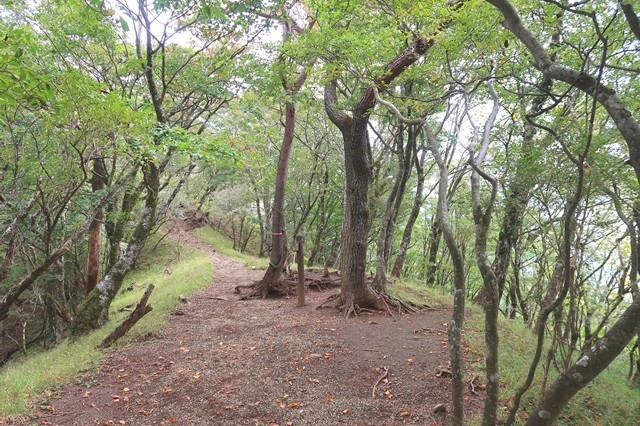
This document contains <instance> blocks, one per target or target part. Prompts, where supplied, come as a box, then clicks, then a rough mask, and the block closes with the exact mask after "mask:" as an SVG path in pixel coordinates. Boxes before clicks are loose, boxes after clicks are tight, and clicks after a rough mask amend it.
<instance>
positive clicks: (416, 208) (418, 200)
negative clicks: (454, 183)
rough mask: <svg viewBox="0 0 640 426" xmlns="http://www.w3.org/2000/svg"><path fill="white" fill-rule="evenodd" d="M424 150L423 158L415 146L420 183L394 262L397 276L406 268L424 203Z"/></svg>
mask: <svg viewBox="0 0 640 426" xmlns="http://www.w3.org/2000/svg"><path fill="white" fill-rule="evenodd" d="M425 152H426V150H424V151H423V154H422V158H420V159H419V158H418V153H417V146H415V145H414V147H413V155H414V160H413V161H414V164H415V166H416V174H417V175H418V176H417V177H418V183H417V187H416V195H415V197H414V199H413V205H412V206H411V212H410V213H409V218H408V219H407V224H406V225H405V227H404V231H403V233H402V241H401V242H400V248H399V249H398V256H397V257H396V261H395V263H394V264H393V269H392V271H391V276H392V277H395V278H400V275H401V274H402V269H403V268H404V260H405V258H406V256H407V251H408V250H409V245H410V244H411V236H412V234H413V226H414V225H415V223H416V220H417V219H418V215H419V214H420V209H421V208H422V204H423V203H424V197H423V196H422V193H423V192H424V167H423V165H424V153H425Z"/></svg>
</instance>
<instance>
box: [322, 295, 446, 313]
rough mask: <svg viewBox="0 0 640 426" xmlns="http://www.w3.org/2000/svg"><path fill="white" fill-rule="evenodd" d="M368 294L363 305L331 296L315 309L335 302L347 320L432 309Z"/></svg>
mask: <svg viewBox="0 0 640 426" xmlns="http://www.w3.org/2000/svg"><path fill="white" fill-rule="evenodd" d="M370 294H371V298H369V299H367V300H366V301H364V303H363V302H361V303H356V302H355V300H354V299H353V297H349V298H348V300H346V301H344V300H343V299H342V296H341V295H333V296H330V297H329V298H327V300H325V301H324V302H322V303H321V304H320V305H318V306H317V307H316V309H318V308H320V307H322V306H324V305H326V304H328V303H330V302H332V301H334V300H337V301H336V304H335V307H336V308H337V309H339V310H340V311H342V313H343V315H344V317H345V318H349V317H350V316H351V315H353V316H355V317H357V316H358V315H359V314H361V313H364V312H369V313H373V312H388V313H389V315H391V316H394V315H395V314H413V313H417V312H422V311H424V310H429V309H434V308H432V307H431V306H429V305H426V304H416V303H413V302H410V301H408V300H402V299H399V298H397V297H394V296H391V295H390V294H388V293H383V292H379V291H376V290H370Z"/></svg>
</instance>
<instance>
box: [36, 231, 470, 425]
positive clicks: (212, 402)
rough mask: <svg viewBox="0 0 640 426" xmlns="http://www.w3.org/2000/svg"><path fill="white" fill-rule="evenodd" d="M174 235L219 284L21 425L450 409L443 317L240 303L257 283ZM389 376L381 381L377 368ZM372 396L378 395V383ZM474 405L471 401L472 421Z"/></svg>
mask: <svg viewBox="0 0 640 426" xmlns="http://www.w3.org/2000/svg"><path fill="white" fill-rule="evenodd" d="M172 238H174V239H180V241H182V242H186V244H188V245H191V246H193V247H196V248H198V249H200V250H203V251H204V252H206V253H207V254H208V255H209V256H210V257H211V260H212V261H213V263H214V265H215V270H216V274H215V279H214V281H213V282H212V283H211V285H209V286H208V287H207V288H205V289H203V290H202V291H200V292H198V293H196V294H194V295H192V296H190V297H189V298H188V301H187V303H185V304H182V305H181V306H180V307H179V309H177V310H176V311H175V312H174V315H173V316H172V317H171V320H170V324H169V326H168V327H166V328H164V329H162V330H158V333H157V335H154V336H150V337H149V339H148V340H146V341H143V342H138V343H135V344H130V345H127V346H125V347H121V348H118V349H115V350H112V351H110V353H109V355H108V356H107V357H106V358H105V360H104V362H103V363H102V365H101V366H100V367H99V368H98V369H96V370H92V371H87V372H85V373H84V374H83V375H81V376H80V377H79V379H78V380H77V382H76V383H73V384H69V385H67V386H64V387H63V388H61V389H60V390H58V391H56V392H55V393H54V394H53V396H52V397H51V398H50V399H49V400H48V401H47V402H46V403H45V404H44V405H42V410H41V411H40V412H38V413H37V417H35V418H33V419H32V420H31V421H29V422H28V423H27V424H43V425H54V424H55V425H94V424H97V425H171V424H178V425H281V426H285V425H296V426H297V425H313V426H320V425H339V424H347V425H405V424H407V425H439V424H444V423H446V413H445V414H433V408H434V406H436V405H437V404H444V405H445V406H447V408H448V407H449V400H450V378H448V377H446V375H444V377H438V373H439V372H440V371H441V369H443V368H446V367H447V364H448V359H449V354H448V348H447V344H446V340H447V336H446V324H447V322H448V321H449V317H450V311H449V310H448V309H439V310H431V311H427V312H424V313H420V314H413V315H402V316H398V315H396V316H395V317H391V316H389V315H383V314H372V315H361V316H359V317H358V318H356V319H353V318H351V319H348V320H345V319H343V318H342V317H341V316H340V315H339V314H338V312H337V310H335V309H332V308H327V309H324V308H323V309H315V308H316V306H318V305H319V304H320V303H322V302H323V301H324V300H325V299H326V298H327V297H328V296H329V295H330V294H332V291H324V292H313V291H311V292H309V293H308V294H307V302H308V303H307V305H306V306H305V307H303V308H296V307H295V303H296V301H295V296H294V297H292V298H291V299H286V298H284V299H267V300H251V301H239V300H238V299H239V296H238V295H237V294H235V293H234V292H233V289H234V287H236V286H237V285H240V284H250V283H252V282H254V281H255V280H258V279H260V278H261V274H262V272H261V271H252V270H248V269H246V268H244V267H243V266H242V265H241V264H239V263H238V262H236V261H234V260H232V259H229V258H227V257H225V256H222V255H220V254H218V253H216V252H215V251H214V250H212V249H211V247H209V246H207V245H206V244H204V243H202V242H201V241H199V240H198V239H197V238H195V237H194V236H193V235H192V234H191V233H190V232H189V231H188V230H186V229H184V228H181V227H176V228H175V229H174V232H173V233H172ZM387 369H388V373H387V374H385V371H387ZM376 384H377V386H375V393H374V385H376ZM480 405H481V397H480V396H477V395H475V394H472V393H471V392H469V394H468V399H467V401H466V406H467V409H468V410H469V414H470V413H471V412H472V411H474V412H475V411H477V410H478V409H479V408H480Z"/></svg>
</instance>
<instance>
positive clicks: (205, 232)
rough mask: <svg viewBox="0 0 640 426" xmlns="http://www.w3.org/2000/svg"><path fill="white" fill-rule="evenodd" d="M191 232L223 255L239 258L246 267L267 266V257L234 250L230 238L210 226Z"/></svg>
mask: <svg viewBox="0 0 640 426" xmlns="http://www.w3.org/2000/svg"><path fill="white" fill-rule="evenodd" d="M193 234H194V235H195V236H196V237H198V238H200V239H201V240H202V241H204V242H205V243H207V244H209V245H210V246H211V247H213V248H215V249H216V250H217V251H218V252H220V253H222V254H224V255H225V256H229V257H231V258H234V259H236V260H239V261H240V262H242V263H243V265H244V266H245V267H247V268H251V269H266V268H267V266H269V259H266V258H260V257H255V256H251V255H248V254H246V253H240V252H239V251H236V250H234V249H233V244H232V242H231V240H229V238H227V237H225V236H224V235H222V234H221V233H219V232H218V231H216V230H215V229H213V228H211V227H210V226H203V227H201V228H198V229H195V230H194V231H193Z"/></svg>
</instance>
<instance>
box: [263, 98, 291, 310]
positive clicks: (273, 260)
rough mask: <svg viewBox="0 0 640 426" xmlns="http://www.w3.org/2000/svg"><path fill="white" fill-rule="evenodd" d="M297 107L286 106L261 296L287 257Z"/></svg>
mask: <svg viewBox="0 0 640 426" xmlns="http://www.w3.org/2000/svg"><path fill="white" fill-rule="evenodd" d="M295 120H296V107H295V105H294V104H293V103H292V102H287V103H286V105H285V119H284V136H283V137H282V147H281V148H280V156H279V157H278V170H277V174H276V185H275V195H274V198H273V207H272V210H271V257H270V259H269V266H268V267H267V270H266V272H265V274H264V277H262V281H261V284H260V286H259V287H260V289H259V290H260V295H261V297H262V298H265V297H267V294H268V293H269V291H270V290H271V287H272V286H273V285H274V284H276V283H277V282H278V281H279V280H280V276H281V275H282V268H283V266H284V264H285V262H286V257H287V251H288V250H287V236H286V227H285V220H284V194H285V189H286V185H287V174H288V171H289V157H290V156H291V146H292V145H293V136H294V133H295Z"/></svg>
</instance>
